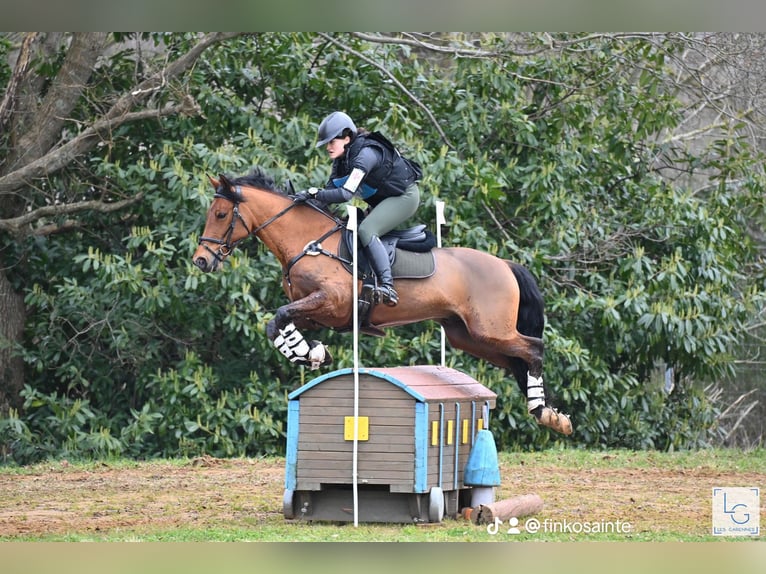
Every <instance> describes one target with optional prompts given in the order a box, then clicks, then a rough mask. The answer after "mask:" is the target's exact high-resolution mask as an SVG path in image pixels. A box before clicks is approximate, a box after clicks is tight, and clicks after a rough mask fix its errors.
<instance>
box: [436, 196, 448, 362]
mask: <svg viewBox="0 0 766 574" xmlns="http://www.w3.org/2000/svg"><path fill="white" fill-rule="evenodd" d="M445 223H447V221H446V220H445V219H444V202H443V201H437V202H436V246H437V247H441V246H442V225H444V224H445ZM441 333H442V340H441V353H442V354H441V359H442V363H441V364H442V367H444V366H445V364H446V354H447V350H446V343H445V333H444V327H441Z"/></svg>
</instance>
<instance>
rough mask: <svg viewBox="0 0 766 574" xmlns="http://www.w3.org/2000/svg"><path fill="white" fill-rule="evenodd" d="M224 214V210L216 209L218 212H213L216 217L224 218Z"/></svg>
mask: <svg viewBox="0 0 766 574" xmlns="http://www.w3.org/2000/svg"><path fill="white" fill-rule="evenodd" d="M226 215H227V214H226V212H225V211H218V212H217V213H216V214H215V216H216V217H217V218H218V219H226Z"/></svg>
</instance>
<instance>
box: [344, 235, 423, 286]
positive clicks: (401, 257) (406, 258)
mask: <svg viewBox="0 0 766 574" xmlns="http://www.w3.org/2000/svg"><path fill="white" fill-rule="evenodd" d="M360 251H361V250H360ZM338 257H340V258H341V260H343V261H350V260H351V253H350V251H349V249H348V246H347V245H346V242H345V241H341V242H340V246H339V248H338ZM343 266H344V267H345V268H346V271H348V272H349V273H351V272H352V269H351V265H349V264H347V263H343ZM365 268H366V269H369V267H368V266H367V265H365ZM435 271H436V262H435V260H434V254H433V251H429V252H427V253H414V252H412V251H404V250H403V249H397V250H396V257H394V263H393V265H392V266H391V273H392V274H393V276H394V279H425V278H426V277H430V276H431V275H433V274H434V272H435ZM359 273H360V275H362V274H363V273H364V270H363V269H362V268H361V267H360V269H359Z"/></svg>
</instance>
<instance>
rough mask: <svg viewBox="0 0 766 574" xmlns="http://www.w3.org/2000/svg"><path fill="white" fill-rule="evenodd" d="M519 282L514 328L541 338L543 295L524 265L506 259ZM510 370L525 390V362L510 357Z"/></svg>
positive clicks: (543, 322) (543, 324) (530, 335)
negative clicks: (517, 311) (517, 310)
mask: <svg viewBox="0 0 766 574" xmlns="http://www.w3.org/2000/svg"><path fill="white" fill-rule="evenodd" d="M507 263H508V266H509V267H510V268H511V271H513V274H514V276H515V277H516V282H517V283H518V284H519V313H518V319H517V321H516V329H517V330H518V331H519V333H521V334H522V335H527V336H529V337H537V338H538V339H541V338H542V336H543V329H544V328H545V314H544V303H543V295H542V293H541V292H540V288H539V287H538V286H537V279H535V276H534V275H532V273H531V272H530V271H529V269H527V268H526V267H523V266H522V265H519V264H518V263H514V262H513V261H507ZM510 362H511V372H512V373H513V377H514V378H515V379H516V383H517V384H518V385H519V388H520V389H521V392H522V393H523V394H524V395H525V396H526V392H527V371H528V369H529V367H528V366H527V363H526V362H525V361H523V360H522V359H519V358H518V357H510Z"/></svg>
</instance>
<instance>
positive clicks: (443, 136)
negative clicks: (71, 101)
mask: <svg viewBox="0 0 766 574" xmlns="http://www.w3.org/2000/svg"><path fill="white" fill-rule="evenodd" d="M318 34H319V35H320V36H322V37H323V38H325V39H327V40H329V41H330V42H332V43H333V44H335V45H336V46H338V47H339V48H341V49H342V50H345V51H347V52H349V53H350V54H353V55H354V56H356V57H357V58H359V59H360V60H363V61H364V62H367V63H368V64H370V65H371V66H374V67H376V68H377V69H378V70H380V71H381V72H382V73H384V74H385V75H386V76H388V78H390V79H391V81H392V82H393V83H394V84H396V86H397V87H398V88H399V89H400V90H401V91H402V92H404V93H405V94H406V96H407V97H408V98H410V99H411V100H412V101H413V102H415V104H416V105H417V106H418V107H419V108H420V109H422V110H423V111H424V112H425V114H426V115H427V116H428V119H429V120H431V123H432V124H433V125H434V127H435V128H436V131H437V132H439V136H440V137H441V139H442V141H443V142H444V143H445V145H446V146H447V147H449V148H450V149H455V146H453V145H452V143H451V142H450V141H449V139H448V138H447V136H446V134H445V133H444V130H442V128H441V126H440V125H439V122H438V121H437V120H436V118H435V117H434V115H433V113H432V112H431V110H429V109H428V106H426V105H425V104H424V103H423V102H421V101H420V100H419V99H418V98H417V97H416V96H415V95H414V94H413V93H412V92H410V91H409V90H408V89H407V88H406V87H405V86H404V85H403V84H402V83H401V82H400V81H399V80H398V78H397V77H396V76H394V75H393V74H392V73H391V72H389V71H388V70H387V69H386V68H385V67H384V66H382V65H381V64H379V63H378V62H376V61H375V60H372V59H370V58H368V57H367V56H365V55H364V54H362V53H361V52H357V51H356V50H354V49H353V48H351V47H350V46H347V45H346V44H344V43H343V42H340V41H338V40H336V39H335V38H333V37H332V36H330V35H329V34H325V33H324V32H319V33H318ZM0 191H2V187H0Z"/></svg>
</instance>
